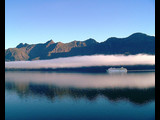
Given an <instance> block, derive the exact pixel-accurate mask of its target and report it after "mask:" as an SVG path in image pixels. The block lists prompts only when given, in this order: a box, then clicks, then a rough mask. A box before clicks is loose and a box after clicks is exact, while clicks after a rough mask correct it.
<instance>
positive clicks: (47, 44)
mask: <svg viewBox="0 0 160 120" xmlns="http://www.w3.org/2000/svg"><path fill="white" fill-rule="evenodd" d="M54 43H55V42H54V41H53V40H52V39H51V40H49V41H47V42H46V43H45V45H46V47H48V46H50V45H51V44H54Z"/></svg>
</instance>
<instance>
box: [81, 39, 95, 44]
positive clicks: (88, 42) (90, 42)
mask: <svg viewBox="0 0 160 120" xmlns="http://www.w3.org/2000/svg"><path fill="white" fill-rule="evenodd" d="M84 42H85V43H86V44H87V45H91V44H94V43H97V41H96V40H95V39H93V38H89V39H87V40H85V41H84Z"/></svg>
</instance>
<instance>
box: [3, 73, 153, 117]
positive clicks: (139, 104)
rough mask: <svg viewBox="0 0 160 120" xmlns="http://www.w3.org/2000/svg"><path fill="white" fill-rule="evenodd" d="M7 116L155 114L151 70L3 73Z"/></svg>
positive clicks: (129, 115)
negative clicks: (118, 72)
mask: <svg viewBox="0 0 160 120" xmlns="http://www.w3.org/2000/svg"><path fill="white" fill-rule="evenodd" d="M5 118H6V120H94V119H97V120H154V119H155V72H135V73H133V72H132V73H127V74H107V73H106V74H104V73H103V74H91V73H55V72H27V71H24V72H22V71H21V72H20V71H19V72H18V71H12V72H11V71H6V73H5Z"/></svg>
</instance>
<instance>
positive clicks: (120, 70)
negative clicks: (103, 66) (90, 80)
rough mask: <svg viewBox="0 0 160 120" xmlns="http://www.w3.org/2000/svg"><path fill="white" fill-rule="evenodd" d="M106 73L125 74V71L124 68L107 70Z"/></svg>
mask: <svg viewBox="0 0 160 120" xmlns="http://www.w3.org/2000/svg"><path fill="white" fill-rule="evenodd" d="M106 71H107V72H108V73H127V69H126V68H123V67H121V68H112V67H111V68H109V69H108V70H106Z"/></svg>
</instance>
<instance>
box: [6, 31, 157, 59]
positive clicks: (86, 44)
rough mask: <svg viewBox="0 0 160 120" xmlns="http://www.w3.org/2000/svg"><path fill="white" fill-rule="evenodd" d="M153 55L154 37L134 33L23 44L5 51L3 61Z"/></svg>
mask: <svg viewBox="0 0 160 120" xmlns="http://www.w3.org/2000/svg"><path fill="white" fill-rule="evenodd" d="M140 53H141V54H152V55H154V54H155V37H154V36H149V35H147V34H144V33H134V34H132V35H130V36H128V37H126V38H116V37H111V38H108V39H107V40H106V41H104V42H100V43H99V42H97V41H96V40H94V39H92V38H90V39H87V40H85V41H72V42H69V43H62V42H57V43H55V42H54V41H53V40H49V41H47V42H46V43H39V44H27V43H25V44H23V43H20V44H19V45H17V46H16V48H8V49H6V50H5V61H26V60H42V59H43V60H44V59H54V58H59V57H69V56H80V55H95V54H104V55H111V54H124V55H135V54H140Z"/></svg>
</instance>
